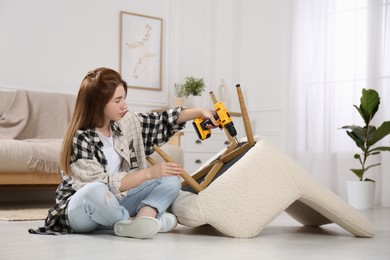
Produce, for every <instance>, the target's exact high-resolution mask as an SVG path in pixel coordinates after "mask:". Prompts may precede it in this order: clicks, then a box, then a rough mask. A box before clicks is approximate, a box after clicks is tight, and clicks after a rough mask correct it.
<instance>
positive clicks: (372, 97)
mask: <svg viewBox="0 0 390 260" xmlns="http://www.w3.org/2000/svg"><path fill="white" fill-rule="evenodd" d="M379 104H380V97H379V94H378V92H377V91H375V90H374V89H367V90H366V89H363V90H362V96H361V98H360V105H359V107H358V106H356V105H354V107H355V108H356V110H357V111H358V112H359V114H360V116H361V117H362V119H363V121H364V125H363V126H357V125H347V126H343V127H342V128H343V129H348V130H349V131H348V130H347V131H346V132H347V134H348V136H349V137H351V138H352V140H353V141H354V142H355V144H356V146H357V147H358V148H359V149H360V150H361V153H356V154H355V155H354V158H355V159H357V160H358V161H359V164H360V167H359V168H357V169H351V171H352V172H353V173H354V174H355V175H356V177H357V178H358V181H349V182H348V184H347V185H348V186H347V189H348V201H349V203H350V204H351V205H352V206H354V207H355V208H359V209H365V208H372V205H373V203H374V194H375V181H374V180H372V179H369V178H367V177H366V176H365V174H366V172H367V171H368V170H369V169H371V168H373V167H375V166H379V165H380V162H379V163H371V162H369V160H368V159H369V158H371V157H372V156H375V155H379V154H380V153H381V152H383V151H390V147H389V146H377V147H374V145H375V144H376V143H377V142H379V141H380V140H382V139H383V138H384V137H385V136H387V135H389V134H390V121H385V122H383V123H382V124H381V125H380V126H379V127H378V128H377V127H376V126H374V125H373V118H374V115H375V114H376V112H377V111H378V108H379ZM355 189H359V190H358V191H357V192H358V194H356V195H354V194H353V193H354V190H355ZM360 189H364V190H366V191H367V193H369V192H370V195H364V193H365V191H364V190H360ZM358 195H360V196H361V197H357V196H358ZM362 196H363V197H362Z"/></svg>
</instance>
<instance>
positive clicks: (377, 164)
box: [362, 163, 381, 177]
mask: <svg viewBox="0 0 390 260" xmlns="http://www.w3.org/2000/svg"><path fill="white" fill-rule="evenodd" d="M379 165H381V164H380V163H375V164H371V165H369V166H367V167H366V169H365V170H364V171H368V169H370V168H372V167H375V166H379ZM362 177H363V176H362Z"/></svg>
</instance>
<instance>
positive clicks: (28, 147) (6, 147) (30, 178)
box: [0, 90, 75, 189]
mask: <svg viewBox="0 0 390 260" xmlns="http://www.w3.org/2000/svg"><path fill="white" fill-rule="evenodd" d="M74 101H75V97H74V96H73V95H70V94H63V93H50V92H39V91H28V90H0V188H2V189H4V188H21V187H23V188H28V189H31V188H36V187H39V188H44V187H51V186H53V187H54V186H56V185H57V184H58V183H59V182H60V180H61V178H60V173H59V167H58V156H59V152H60V147H61V142H62V140H61V138H62V137H63V135H64V132H65V129H66V126H67V124H68V121H69V118H70V116H71V112H72V109H73V105H74Z"/></svg>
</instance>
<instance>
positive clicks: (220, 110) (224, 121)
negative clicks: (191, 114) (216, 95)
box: [192, 102, 237, 140]
mask: <svg viewBox="0 0 390 260" xmlns="http://www.w3.org/2000/svg"><path fill="white" fill-rule="evenodd" d="M214 109H215V112H216V114H215V115H214V118H215V120H216V121H217V123H218V127H219V128H221V129H223V128H225V129H226V130H227V131H228V132H229V134H230V135H231V136H232V137H235V136H236V135H237V131H236V128H235V127H234V123H233V120H232V118H231V116H230V114H229V112H228V110H227V109H226V107H225V105H224V104H223V103H222V102H217V103H215V104H214ZM208 124H213V123H212V122H211V119H210V118H207V119H204V118H200V117H198V118H195V120H194V121H193V122H192V125H193V126H194V128H195V131H196V133H197V134H198V137H199V139H201V140H205V139H207V138H209V137H210V136H211V130H210V129H208V128H206V125H208Z"/></svg>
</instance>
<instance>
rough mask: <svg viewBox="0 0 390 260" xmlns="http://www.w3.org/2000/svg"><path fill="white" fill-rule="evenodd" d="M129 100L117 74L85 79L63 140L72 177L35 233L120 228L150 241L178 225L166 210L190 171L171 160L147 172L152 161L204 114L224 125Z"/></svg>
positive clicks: (196, 113)
mask: <svg viewBox="0 0 390 260" xmlns="http://www.w3.org/2000/svg"><path fill="white" fill-rule="evenodd" d="M126 95H127V85H126V82H125V81H123V79H122V78H121V76H120V75H119V73H117V72H116V71H114V70H111V69H108V68H98V69H95V70H94V71H91V72H89V73H88V74H87V76H86V77H85V78H84V79H83V81H82V83H81V86H80V90H79V93H78V95H77V99H76V104H75V109H74V112H73V115H72V118H71V120H70V122H69V125H68V129H67V131H66V134H65V136H64V140H63V147H62V153H61V158H60V165H61V168H62V170H63V172H64V173H65V175H64V178H63V181H62V183H61V184H60V186H59V187H58V189H57V193H56V205H55V206H54V207H53V208H51V209H50V210H49V214H48V217H47V218H46V221H45V226H44V227H42V228H38V229H30V230H29V232H30V233H46V234H47V233H49V234H56V233H73V232H76V233H87V232H92V231H94V230H96V229H102V228H105V229H107V228H110V229H112V228H113V229H114V233H115V234H116V235H118V236H125V237H133V238H149V237H152V236H154V235H155V234H157V233H158V232H168V231H170V230H172V229H174V228H175V227H176V225H177V220H176V217H175V216H174V215H173V214H170V213H167V212H165V211H166V209H167V208H168V207H169V206H170V205H171V203H172V202H173V201H174V199H175V198H176V197H177V196H178V194H179V191H180V187H181V185H180V184H181V182H180V179H179V176H180V175H181V173H182V171H183V170H182V169H181V167H180V166H179V165H178V164H176V163H171V162H163V163H159V164H156V165H154V166H151V167H147V164H146V156H147V155H150V154H151V153H152V152H153V150H152V146H153V145H154V144H157V145H159V146H161V145H162V144H164V143H165V142H166V141H168V139H169V138H170V137H171V136H172V135H173V134H174V133H175V132H177V131H179V130H180V129H182V128H183V127H184V125H185V122H186V121H188V120H193V119H195V118H196V117H204V118H210V119H211V120H212V122H213V124H214V125H217V123H216V122H215V119H214V117H213V113H212V112H211V111H209V110H206V109H201V108H198V109H185V110H182V109H181V108H172V109H168V110H167V111H165V112H162V113H149V114H145V113H144V114H136V113H132V112H129V111H127V105H126V101H125V99H126ZM207 127H208V128H214V126H213V125H208V126H207Z"/></svg>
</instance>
